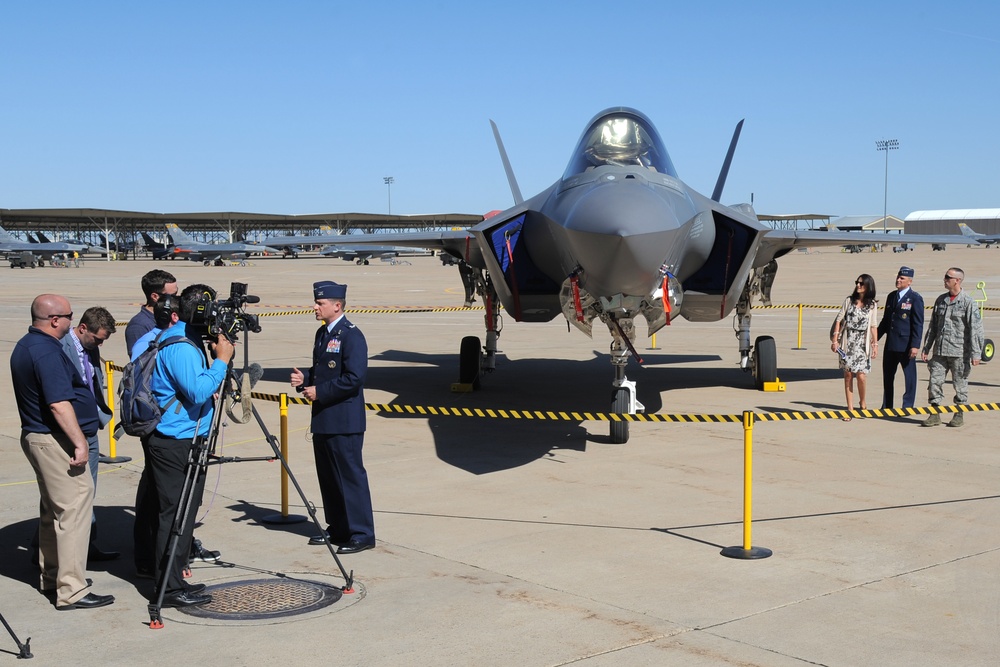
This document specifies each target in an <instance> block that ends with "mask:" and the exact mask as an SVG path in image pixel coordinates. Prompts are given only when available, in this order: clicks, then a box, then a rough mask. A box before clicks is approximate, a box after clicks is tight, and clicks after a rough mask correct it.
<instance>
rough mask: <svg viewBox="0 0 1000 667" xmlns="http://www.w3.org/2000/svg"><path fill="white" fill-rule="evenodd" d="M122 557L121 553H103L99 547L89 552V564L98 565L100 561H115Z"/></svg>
mask: <svg viewBox="0 0 1000 667" xmlns="http://www.w3.org/2000/svg"><path fill="white" fill-rule="evenodd" d="M120 556H121V552H119V551H101V550H100V549H98V548H97V547H94V548H93V549H91V550H90V551H88V552H87V562H88V563H97V562H100V561H108V560H115V559H117V558H119V557H120Z"/></svg>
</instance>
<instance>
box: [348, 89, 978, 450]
mask: <svg viewBox="0 0 1000 667" xmlns="http://www.w3.org/2000/svg"><path fill="white" fill-rule="evenodd" d="M490 124H491V125H492V127H493V134H494V137H495V139H496V143H497V148H498V149H499V150H500V157H501V160H502V161H503V165H504V169H505V171H506V173H507V179H508V182H509V184H510V188H511V193H512V194H513V196H514V206H513V207H512V208H510V209H507V210H506V211H502V212H500V213H498V214H497V215H494V216H491V217H489V218H488V219H485V220H483V222H481V223H479V224H478V225H476V226H475V227H472V228H471V229H470V230H468V231H465V230H451V231H435V232H414V233H400V234H359V235H344V236H341V237H340V238H338V239H337V244H338V245H340V246H351V245H365V244H369V245H370V244H372V243H384V244H392V245H405V246H409V247H419V248H427V249H434V250H441V251H444V252H447V253H449V254H451V255H452V256H454V257H455V258H457V259H458V260H459V273H460V275H461V278H462V281H463V283H464V285H465V291H466V303H467V304H471V302H472V301H473V299H474V295H475V294H479V295H480V296H481V297H482V298H483V301H484V303H485V305H486V317H485V324H486V342H485V345H482V344H481V342H480V340H479V338H477V337H475V336H469V337H466V338H464V339H463V340H462V344H461V350H460V355H459V380H460V381H461V382H462V383H467V384H472V385H473V387H475V386H477V385H478V384H479V382H480V378H481V375H482V373H485V372H490V371H492V370H493V369H494V367H495V358H496V353H497V339H498V338H499V335H500V331H501V329H502V326H501V323H500V306H501V304H502V305H503V308H504V310H506V312H507V313H509V314H510V315H511V316H513V317H514V319H516V320H518V321H523V322H546V321H549V320H551V319H553V318H555V317H557V316H558V315H562V316H564V317H565V318H566V320H567V321H568V322H569V323H570V324H572V325H574V326H575V327H577V328H578V329H580V330H581V331H583V332H584V333H586V334H587V335H592V325H593V322H594V321H595V320H598V321H600V322H602V323H603V324H604V325H605V326H606V327H607V328H608V331H609V333H610V335H611V353H610V360H611V364H612V366H613V368H614V381H613V387H614V393H613V400H612V406H611V407H612V412H614V413H619V414H630V413H635V412H641V411H642V410H643V409H644V408H643V406H642V404H641V403H640V402H639V401H638V400H637V397H636V385H635V383H634V382H632V381H629V380H628V379H627V378H626V375H625V369H626V366H627V365H628V361H629V358H630V357H635V359H636V360H637V361H638V362H639V363H642V358H641V356H640V355H639V353H638V352H637V350H636V348H635V345H634V341H635V337H636V327H635V323H634V321H635V320H636V319H637V318H641V319H644V320H645V321H646V324H647V331H648V333H649V334H650V335H652V334H653V333H656V332H657V331H658V330H660V329H661V328H662V327H664V326H666V325H667V324H669V323H670V322H671V320H673V319H674V318H676V317H677V316H678V315H681V316H683V317H684V318H685V319H688V320H692V321H717V320H721V319H724V318H726V317H728V316H729V315H730V314H731V313H732V314H734V318H735V321H734V328H735V330H736V332H737V339H738V342H739V354H740V366H741V368H742V369H743V370H744V371H747V372H751V373H752V374H753V377H754V380H755V383H756V386H757V388H761V389H762V388H763V387H764V384H765V383H768V382H773V381H775V380H776V379H777V355H776V351H775V344H774V339H773V338H771V337H770V336H761V337H759V338H757V339H756V341H755V342H754V344H753V345H751V337H750V304H751V299H752V297H753V296H754V295H755V294H759V290H760V286H761V284H763V283H768V282H769V281H770V280H772V279H773V278H774V274H775V273H776V271H777V266H778V265H777V262H776V261H774V260H776V259H777V258H780V257H781V256H782V255H784V254H786V253H788V252H790V251H791V250H792V249H794V248H796V247H807V246H840V245H844V244H852V243H871V242H872V235H871V234H868V233H862V232H827V231H811V230H810V231H796V230H779V229H772V228H771V227H768V226H765V225H763V224H761V223H760V222H759V221H758V220H757V215H756V213H755V212H754V210H753V207H752V206H751V205H750V204H738V205H735V206H724V205H722V204H721V203H719V202H720V199H721V196H722V190H723V187H724V186H725V182H726V177H727V175H728V173H729V167H730V164H731V162H732V157H733V153H734V151H735V149H736V144H737V141H738V139H739V134H740V130H741V128H742V125H743V121H740V123H739V124H738V125H737V126H736V131H735V132H734V134H733V138H732V141H731V142H730V146H729V152H728V154H727V155H726V158H725V160H724V162H723V166H722V170H721V173H720V174H719V178H718V181H717V182H716V185H715V189H714V191H713V193H712V196H711V197H710V198H709V197H706V196H704V195H702V194H700V193H698V192H697V191H695V190H694V189H692V188H691V187H689V186H688V185H686V184H685V183H684V182H683V181H681V180H680V178H679V177H678V175H677V172H676V171H675V169H674V165H673V163H672V162H671V160H670V156H669V155H668V154H667V151H666V148H665V147H664V145H663V142H662V140H661V139H660V135H659V133H658V132H657V131H656V128H655V127H653V124H652V123H651V122H650V120H649V119H648V118H647V117H646V116H644V115H643V114H642V113H640V112H638V111H636V110H634V109H629V108H625V107H616V108H612V109H607V110H606V111H603V112H601V113H599V114H598V115H597V116H595V117H594V118H593V120H591V122H590V123H589V124H588V125H587V127H586V128H585V129H584V132H583V135H582V136H581V137H580V140H579V143H578V144H577V146H576V148H575V149H574V151H573V153H572V154H571V156H570V161H569V165H568V166H567V168H566V171H565V172H564V173H563V175H562V177H561V178H560V179H559V180H557V181H556V182H555V183H554V184H553V185H552V186H550V187H549V188H548V189H546V190H544V191H543V192H541V193H540V194H538V195H535V196H534V197H531V198H530V199H522V197H521V191H520V188H519V187H518V185H517V182H516V180H515V178H514V173H513V169H512V168H511V166H510V161H509V160H508V158H507V153H506V151H505V150H504V147H503V143H502V141H501V140H500V133H499V131H498V129H497V127H496V124H495V123H493V122H492V121H491V122H490ZM892 240H893V242H899V243H965V240H964V238H963V237H961V236H957V235H953V236H937V237H935V236H926V235H913V234H898V235H894V236H893V237H892ZM733 311H735V313H734V312H733ZM611 440H612V442H616V443H622V442H625V441H627V440H628V422H627V421H612V422H611Z"/></svg>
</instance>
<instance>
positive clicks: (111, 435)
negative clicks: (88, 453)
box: [98, 361, 132, 463]
mask: <svg viewBox="0 0 1000 667" xmlns="http://www.w3.org/2000/svg"><path fill="white" fill-rule="evenodd" d="M104 375H105V377H107V379H108V393H107V396H106V397H105V401H106V402H107V405H108V408H110V409H111V420H110V421H108V443H109V444H108V454H109V455H108V456H103V455H102V456H101V457H100V458H99V459H98V461H100V462H101V463H128V462H129V461H131V460H132V457H131V456H118V441H117V440H116V438H115V366H114V364H112V363H111V362H110V361H105V362H104Z"/></svg>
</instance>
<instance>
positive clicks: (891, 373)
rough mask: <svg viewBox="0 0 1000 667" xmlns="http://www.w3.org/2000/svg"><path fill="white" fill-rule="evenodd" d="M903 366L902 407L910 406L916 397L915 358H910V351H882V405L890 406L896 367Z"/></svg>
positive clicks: (884, 406)
mask: <svg viewBox="0 0 1000 667" xmlns="http://www.w3.org/2000/svg"><path fill="white" fill-rule="evenodd" d="M899 366H902V367H903V381H904V383H905V384H904V387H905V389H904V390H903V407H904V408H912V407H913V401H914V400H916V398H917V360H916V359H911V358H910V351H909V350H906V351H905V352H890V351H889V350H886V351H885V352H883V353H882V391H883V395H882V407H883V408H891V407H892V400H893V383H894V381H895V379H896V368H897V367H899Z"/></svg>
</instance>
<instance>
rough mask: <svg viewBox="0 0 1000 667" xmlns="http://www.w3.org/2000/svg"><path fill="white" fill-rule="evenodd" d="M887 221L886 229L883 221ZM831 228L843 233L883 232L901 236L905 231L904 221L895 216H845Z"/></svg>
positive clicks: (834, 222)
mask: <svg viewBox="0 0 1000 667" xmlns="http://www.w3.org/2000/svg"><path fill="white" fill-rule="evenodd" d="M883 220H885V227H883V226H882V221H883ZM830 227H831V228H833V229H836V230H838V231H841V232H873V233H877V234H881V233H882V232H883V231H885V232H887V233H891V234H899V233H901V232H902V231H903V221H902V220H900V219H899V218H897V217H896V216H894V215H889V216H884V217H883V216H881V215H845V216H843V217H840V218H837V219H836V220H834V221H833V222H831V223H830Z"/></svg>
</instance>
